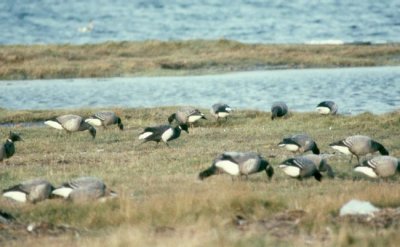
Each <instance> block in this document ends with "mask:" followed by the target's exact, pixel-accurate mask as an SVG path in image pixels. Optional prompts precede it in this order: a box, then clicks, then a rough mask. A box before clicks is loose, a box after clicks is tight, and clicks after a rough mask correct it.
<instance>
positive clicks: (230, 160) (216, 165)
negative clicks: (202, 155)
mask: <svg viewBox="0 0 400 247" xmlns="http://www.w3.org/2000/svg"><path fill="white" fill-rule="evenodd" d="M261 171H265V172H266V173H267V176H268V178H269V179H271V177H272V176H273V175H274V169H273V168H272V166H271V165H270V164H269V163H268V161H267V160H266V159H264V158H263V157H261V156H260V155H259V154H257V153H252V152H247V153H243V152H224V153H222V154H219V155H218V156H217V157H216V158H215V160H214V161H213V163H212V165H211V167H209V168H207V169H206V170H204V171H202V172H200V173H199V179H201V180H203V179H205V178H207V177H209V176H212V175H216V174H220V173H227V174H229V175H231V176H243V175H244V176H246V177H247V176H248V175H250V174H253V173H257V172H261Z"/></svg>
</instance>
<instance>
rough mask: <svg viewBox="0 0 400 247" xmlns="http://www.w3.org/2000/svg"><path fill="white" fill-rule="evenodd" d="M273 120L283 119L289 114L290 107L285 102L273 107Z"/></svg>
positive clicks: (275, 104) (277, 103)
mask: <svg viewBox="0 0 400 247" xmlns="http://www.w3.org/2000/svg"><path fill="white" fill-rule="evenodd" d="M271 113H272V115H271V120H274V119H275V118H277V117H283V116H285V115H286V114H287V113H288V107H287V105H286V103H284V102H276V103H274V104H272V107H271Z"/></svg>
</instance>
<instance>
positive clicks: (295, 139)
mask: <svg viewBox="0 0 400 247" xmlns="http://www.w3.org/2000/svg"><path fill="white" fill-rule="evenodd" d="M337 110H338V106H337V104H336V103H335V102H333V101H324V102H321V103H320V104H318V105H317V107H316V111H317V112H318V113H320V114H324V115H329V114H330V115H335V114H336V113H337ZM210 113H211V114H212V115H213V116H214V117H215V118H216V119H217V121H218V120H219V119H227V117H228V116H229V115H230V114H231V113H232V108H231V107H229V106H228V105H227V104H221V103H218V104H214V105H213V106H212V107H211V110H210ZM287 114H288V107H287V105H286V104H285V103H284V102H277V103H274V104H273V105H272V107H271V119H272V120H274V119H276V118H281V117H285V116H286V115H287ZM200 119H206V117H205V115H204V114H203V113H202V112H201V111H199V110H198V109H196V108H193V107H184V108H181V109H179V110H178V111H176V112H175V113H173V114H171V115H170V116H169V117H168V122H169V124H165V125H159V126H152V127H145V128H144V130H143V132H141V133H140V134H139V137H138V139H139V140H142V143H146V142H149V141H154V142H157V143H159V142H164V143H165V144H166V145H167V146H169V144H168V142H170V141H172V140H174V139H177V138H178V137H179V136H180V134H181V131H182V130H183V131H186V132H188V130H189V126H193V124H194V123H195V122H196V121H198V120H200ZM44 123H45V124H46V125H47V126H50V127H52V128H55V129H59V130H65V131H66V132H68V133H72V132H77V131H86V130H87V131H88V132H89V133H90V135H91V136H92V138H95V137H96V128H95V127H100V126H103V127H104V128H106V127H107V126H110V125H117V126H118V127H119V129H120V130H123V129H124V125H123V124H122V121H121V118H120V117H119V116H117V115H116V114H115V113H114V112H110V111H103V112H98V113H96V114H94V115H92V116H91V117H89V118H86V119H85V118H83V117H81V116H77V115H62V116H59V117H56V118H54V119H49V120H47V121H45V122H44ZM21 140H22V138H21V137H20V136H19V135H18V134H17V133H14V132H10V134H9V137H8V138H7V140H6V142H5V143H4V144H3V145H2V146H1V147H0V162H1V161H3V160H4V159H7V158H10V157H11V156H13V155H14V153H15V145H14V142H16V141H21ZM142 143H141V144H142ZM278 145H279V146H280V147H284V148H286V149H287V150H289V151H291V152H293V153H300V154H302V155H299V156H295V157H293V158H289V159H286V160H285V161H283V162H282V163H281V164H279V168H280V169H281V170H282V171H283V172H284V173H285V174H286V175H288V176H289V177H292V178H297V179H299V180H302V179H304V178H309V177H314V178H315V179H316V180H318V181H321V178H322V177H323V175H322V173H325V172H326V174H327V176H328V177H330V178H333V177H334V175H335V174H334V172H333V170H332V168H331V166H330V165H329V164H328V162H327V160H326V157H324V155H321V154H320V150H319V148H318V146H317V143H316V142H315V141H314V140H313V139H312V138H311V137H310V136H309V135H307V134H296V135H293V136H289V137H285V138H283V140H282V141H281V142H280V143H279V144H278ZM330 146H331V147H332V148H333V149H335V150H337V151H339V152H341V153H344V154H348V155H351V158H350V161H349V162H350V163H351V161H352V158H353V156H356V158H357V161H358V163H357V165H356V166H355V167H354V171H356V172H359V173H362V174H364V175H367V176H369V177H371V178H379V177H382V178H386V177H390V176H393V175H394V174H395V173H396V172H398V171H400V161H399V159H397V158H395V157H392V156H389V152H388V151H387V149H386V148H385V147H384V146H383V145H382V144H381V143H379V142H377V141H376V140H374V139H372V138H371V137H368V136H363V135H354V136H349V137H347V138H345V139H343V140H339V141H337V142H334V143H331V144H330ZM308 151H311V152H312V153H311V154H304V153H305V152H308ZM375 152H379V153H380V154H381V156H375V157H368V158H366V159H364V160H363V161H361V160H360V157H362V156H365V155H368V154H373V153H375ZM262 171H265V172H266V174H267V176H268V178H269V179H271V178H272V176H273V175H274V169H273V167H272V165H271V164H270V163H269V162H268V161H267V160H266V159H265V158H264V157H262V156H261V155H260V154H258V153H255V152H224V153H221V154H219V155H217V157H216V158H215V159H214V161H213V162H212V165H211V166H210V167H208V168H207V169H205V170H203V171H201V172H200V173H199V175H198V178H199V179H200V180H204V179H206V178H207V177H210V176H212V175H216V174H221V173H225V174H229V175H231V176H232V178H233V177H235V176H236V177H239V178H241V177H242V176H245V177H247V176H248V175H250V174H254V173H258V172H262ZM116 195H117V194H116V193H115V192H114V191H112V190H110V189H109V188H107V186H106V185H105V184H104V182H103V181H102V179H99V178H96V177H78V178H75V179H72V180H70V181H67V182H65V183H63V184H62V185H60V186H59V187H54V186H53V185H52V184H51V183H49V182H48V181H47V180H44V179H33V180H29V181H24V182H21V183H19V184H17V185H14V186H12V187H10V188H7V189H5V190H3V196H4V197H6V198H10V199H12V200H15V201H19V202H32V203H36V202H38V201H42V200H45V199H47V198H52V197H62V198H65V199H68V200H71V201H86V200H88V199H99V198H106V197H107V198H108V197H114V196H116Z"/></svg>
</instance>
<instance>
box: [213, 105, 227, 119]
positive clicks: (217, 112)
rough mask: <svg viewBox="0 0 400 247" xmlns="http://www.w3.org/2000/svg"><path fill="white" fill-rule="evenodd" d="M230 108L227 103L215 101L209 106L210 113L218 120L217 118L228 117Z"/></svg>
mask: <svg viewBox="0 0 400 247" xmlns="http://www.w3.org/2000/svg"><path fill="white" fill-rule="evenodd" d="M231 112H232V108H231V107H230V106H228V105H227V104H222V103H216V104H214V105H212V106H211V109H210V113H211V114H212V115H213V116H214V117H215V118H216V119H217V120H218V119H219V118H225V120H226V119H227V118H228V116H229V115H230V114H231Z"/></svg>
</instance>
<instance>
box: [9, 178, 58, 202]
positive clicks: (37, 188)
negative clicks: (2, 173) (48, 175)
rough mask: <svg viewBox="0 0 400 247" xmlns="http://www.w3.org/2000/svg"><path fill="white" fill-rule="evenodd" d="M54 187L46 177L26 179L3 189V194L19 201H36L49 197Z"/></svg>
mask: <svg viewBox="0 0 400 247" xmlns="http://www.w3.org/2000/svg"><path fill="white" fill-rule="evenodd" d="M53 189H54V187H53V185H51V184H50V183H49V182H48V181H46V180H44V179H33V180H28V181H24V182H22V183H20V184H17V185H14V186H12V187H10V188H8V189H5V190H3V196H4V197H8V198H11V199H13V200H15V201H18V202H27V201H29V202H31V203H36V202H39V201H43V200H45V199H47V198H49V196H50V194H51V192H52V191H53Z"/></svg>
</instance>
